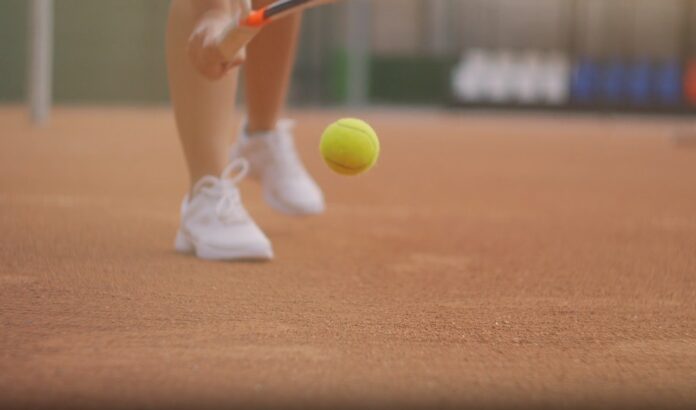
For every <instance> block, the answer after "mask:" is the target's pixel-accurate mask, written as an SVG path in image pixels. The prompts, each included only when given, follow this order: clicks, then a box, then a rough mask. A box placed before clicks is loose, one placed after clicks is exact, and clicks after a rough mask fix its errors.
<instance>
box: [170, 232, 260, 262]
mask: <svg viewBox="0 0 696 410" xmlns="http://www.w3.org/2000/svg"><path fill="white" fill-rule="evenodd" d="M174 249H176V251H177V252H179V253H184V254H194V255H196V257H198V258H199V259H205V260H210V261H268V260H271V259H273V251H272V250H270V249H268V248H266V247H262V246H258V247H252V246H248V247H245V248H243V249H220V248H216V247H212V246H207V245H203V244H200V243H199V244H196V243H195V241H194V240H192V239H190V238H189V237H188V236H187V235H186V234H184V233H183V232H181V231H178V232H177V234H176V239H175V241H174Z"/></svg>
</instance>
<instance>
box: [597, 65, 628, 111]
mask: <svg viewBox="0 0 696 410" xmlns="http://www.w3.org/2000/svg"><path fill="white" fill-rule="evenodd" d="M600 77H601V78H600V94H601V97H602V101H603V102H605V103H608V104H621V103H623V102H625V99H626V94H627V93H626V88H627V85H628V70H627V67H626V66H625V65H624V64H623V63H622V62H621V61H619V60H614V61H611V62H609V63H608V64H607V65H606V66H605V67H604V69H603V70H602V74H601V76H600Z"/></svg>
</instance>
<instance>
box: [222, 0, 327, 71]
mask: <svg viewBox="0 0 696 410" xmlns="http://www.w3.org/2000/svg"><path fill="white" fill-rule="evenodd" d="M333 1H335V0H279V1H276V2H275V3H271V4H269V5H268V6H266V7H263V8H261V9H259V10H253V11H251V12H250V13H249V15H248V16H247V17H246V18H245V19H244V20H242V21H241V22H240V23H239V24H235V25H234V26H232V27H230V28H229V30H228V31H227V32H226V33H225V34H224V35H223V37H222V39H221V40H220V43H219V45H218V48H219V49H220V52H221V53H222V55H223V56H225V58H228V59H230V60H232V59H233V58H234V57H235V56H236V55H237V53H238V52H239V51H240V50H241V49H242V48H243V47H245V46H246V45H247V44H249V42H250V41H251V40H252V39H253V38H254V36H256V34H258V32H259V31H260V30H261V28H262V27H263V26H265V25H266V24H268V23H270V22H272V21H274V20H277V19H279V18H282V17H285V16H287V15H288V14H292V13H297V12H299V11H301V10H304V9H308V8H312V7H317V6H320V5H322V4H326V3H331V2H333Z"/></svg>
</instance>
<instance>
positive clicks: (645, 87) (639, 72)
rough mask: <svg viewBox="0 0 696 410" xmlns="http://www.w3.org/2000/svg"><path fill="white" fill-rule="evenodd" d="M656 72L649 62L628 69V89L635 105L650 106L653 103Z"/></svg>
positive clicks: (638, 63)
mask: <svg viewBox="0 0 696 410" xmlns="http://www.w3.org/2000/svg"><path fill="white" fill-rule="evenodd" d="M655 77H656V75H655V71H654V70H653V65H652V64H651V63H650V62H649V61H647V60H641V61H639V62H637V63H635V64H633V65H631V66H629V67H628V70H627V72H626V80H627V83H626V86H627V87H626V88H627V91H628V98H629V101H630V102H631V104H633V105H648V104H650V103H651V102H652V101H653V96H654V94H653V90H654V87H653V85H654V80H655Z"/></svg>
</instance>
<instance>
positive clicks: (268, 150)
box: [230, 120, 324, 215]
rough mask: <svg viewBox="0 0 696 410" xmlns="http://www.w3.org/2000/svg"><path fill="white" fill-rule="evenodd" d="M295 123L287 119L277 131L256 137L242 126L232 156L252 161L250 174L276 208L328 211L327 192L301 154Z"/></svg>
mask: <svg viewBox="0 0 696 410" xmlns="http://www.w3.org/2000/svg"><path fill="white" fill-rule="evenodd" d="M292 126H293V122H292V121H289V120H283V121H281V122H280V123H279V124H278V128H277V129H276V130H275V131H269V132H265V133H260V134H256V135H253V136H250V135H248V134H247V132H246V130H245V129H242V132H241V135H240V137H239V141H238V142H237V144H236V145H235V146H234V147H233V148H232V151H231V153H230V159H231V160H232V161H234V160H235V159H238V158H246V159H247V160H248V161H249V164H250V172H249V175H250V176H251V177H253V178H254V179H257V180H259V181H260V182H261V185H262V187H263V193H264V198H265V199H266V202H268V204H269V205H270V206H271V207H272V208H274V209H275V210H277V211H280V212H283V213H285V214H290V215H314V214H319V213H322V212H323V211H324V195H323V194H322V192H321V189H320V188H319V186H318V185H317V183H316V182H314V180H313V179H312V177H311V176H310V175H309V173H307V170H306V169H305V168H304V166H303V165H302V162H301V161H300V157H299V156H298V155H297V151H296V150H295V144H294V141H293V136H292V130H291V129H292ZM245 128H246V127H245Z"/></svg>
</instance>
